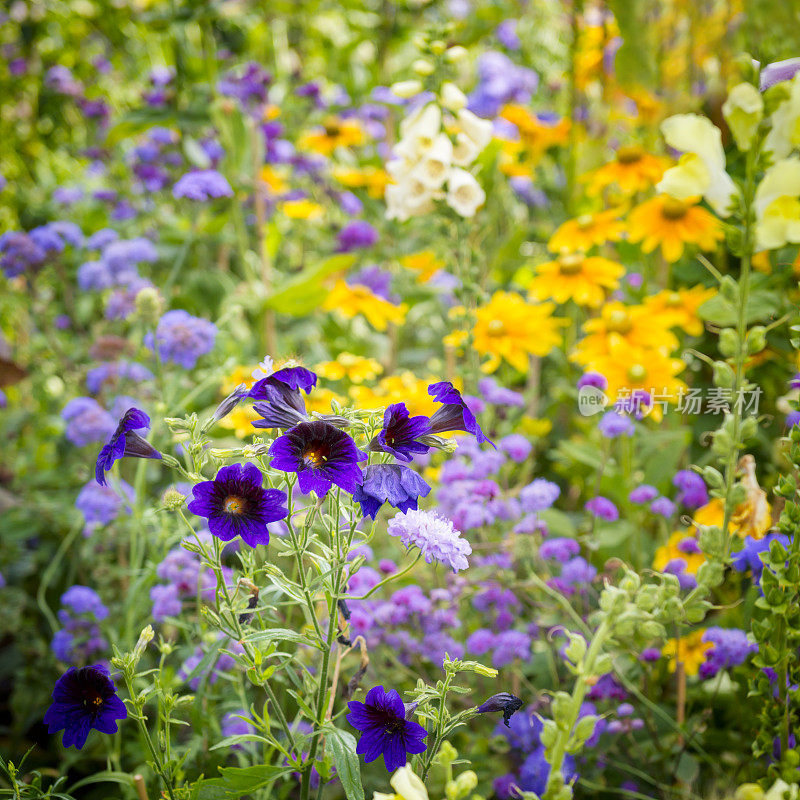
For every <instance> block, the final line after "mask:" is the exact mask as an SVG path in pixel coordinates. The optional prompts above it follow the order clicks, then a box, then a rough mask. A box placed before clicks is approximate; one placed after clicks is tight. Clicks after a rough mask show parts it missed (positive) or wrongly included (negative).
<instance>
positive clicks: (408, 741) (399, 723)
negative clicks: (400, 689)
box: [347, 686, 428, 772]
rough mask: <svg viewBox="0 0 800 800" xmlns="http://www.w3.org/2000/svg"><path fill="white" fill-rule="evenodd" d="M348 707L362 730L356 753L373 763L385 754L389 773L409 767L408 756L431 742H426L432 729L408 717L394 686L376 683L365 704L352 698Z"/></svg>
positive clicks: (352, 722) (418, 751)
mask: <svg viewBox="0 0 800 800" xmlns="http://www.w3.org/2000/svg"><path fill="white" fill-rule="evenodd" d="M347 707H348V708H349V709H350V713H349V714H348V715H347V721H348V722H349V723H350V724H351V725H352V726H353V727H354V728H355V729H356V730H358V731H361V737H360V738H359V740H358V746H357V747H356V753H358V754H359V755H362V756H364V761H366V762H367V763H369V762H370V761H374V760H375V759H376V758H378V756H380V755H383V761H384V763H385V764H386V769H387V770H389V772H394V771H395V770H396V769H399V768H400V767H402V766H405V764H406V761H407V760H408V755H409V754H411V755H416V754H418V753H424V752H425V750H427V747H428V746H427V745H426V744H425V743H424V742H423V741H422V740H423V739H424V738H425V737H426V736H427V735H428V731H426V730H425V728H423V727H422V725H420V724H418V723H416V722H413V721H411V720H409V719H406V707H405V705H403V701H402V700H401V699H400V695H399V694H398V693H397V691H395V690H394V689H391V690H390V691H388V692H387V691H386V689H384V688H383V686H373V687H372V688H371V689H370V690H369V691H368V692H367V696H366V697H365V698H364V702H363V703H361V702H359V701H358V700H351V701H350V702H349V703H348V704H347Z"/></svg>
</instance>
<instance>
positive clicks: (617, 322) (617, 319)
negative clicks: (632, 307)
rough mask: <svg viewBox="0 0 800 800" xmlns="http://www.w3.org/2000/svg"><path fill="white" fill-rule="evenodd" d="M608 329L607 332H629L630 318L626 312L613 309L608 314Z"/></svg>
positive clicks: (622, 333)
mask: <svg viewBox="0 0 800 800" xmlns="http://www.w3.org/2000/svg"><path fill="white" fill-rule="evenodd" d="M607 325H608V331H609V333H619V334H621V335H624V334H626V333H629V332H630V330H631V327H632V323H631V318H630V317H629V316H628V314H627V312H625V311H620V310H615V311H612V312H611V313H610V314H609V315H608V322H607Z"/></svg>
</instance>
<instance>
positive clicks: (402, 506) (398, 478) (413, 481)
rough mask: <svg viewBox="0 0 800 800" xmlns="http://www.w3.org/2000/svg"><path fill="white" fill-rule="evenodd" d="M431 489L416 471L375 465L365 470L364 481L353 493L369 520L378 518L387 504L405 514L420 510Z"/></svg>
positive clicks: (387, 465)
mask: <svg viewBox="0 0 800 800" xmlns="http://www.w3.org/2000/svg"><path fill="white" fill-rule="evenodd" d="M430 491H431V487H430V486H428V484H427V483H425V481H424V480H423V479H422V477H421V476H420V475H418V474H417V473H416V472H414V470H413V469H409V468H408V467H403V466H401V465H400V464H373V465H372V466H371V467H367V468H366V469H365V470H364V481H363V483H362V484H361V485H360V486H357V487H356V490H355V491H354V492H353V500H355V501H356V502H357V503H360V504H361V511H362V513H363V514H364V516H365V517H372V519H375V515H376V514H377V513H378V510H379V509H380V507H381V506H382V505H383V504H384V503H389V505H390V506H394V507H395V508H397V509H399V510H400V511H402V512H403V513H405V512H406V511H408V510H409V509H411V508H413V509H416V508H417V503H418V500H419V498H420V497H427V496H428V494H430Z"/></svg>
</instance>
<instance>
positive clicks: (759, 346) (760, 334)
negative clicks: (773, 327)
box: [747, 325, 767, 355]
mask: <svg viewBox="0 0 800 800" xmlns="http://www.w3.org/2000/svg"><path fill="white" fill-rule="evenodd" d="M766 346H767V329H766V328H765V327H764V326H763V325H756V326H755V327H753V328H750V332H749V333H748V334H747V352H748V353H749V354H750V355H753V354H754V353H760V352H761V351H762V350H763V349H764V348H765V347H766Z"/></svg>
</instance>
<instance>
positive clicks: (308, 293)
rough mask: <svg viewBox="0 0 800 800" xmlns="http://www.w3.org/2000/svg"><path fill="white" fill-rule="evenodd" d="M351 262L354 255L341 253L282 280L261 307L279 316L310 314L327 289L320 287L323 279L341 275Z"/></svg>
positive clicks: (322, 300) (353, 261)
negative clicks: (273, 311)
mask: <svg viewBox="0 0 800 800" xmlns="http://www.w3.org/2000/svg"><path fill="white" fill-rule="evenodd" d="M355 260H356V257H355V256H354V255H351V254H344V253H341V254H339V255H335V256H331V257H330V258H326V259H325V260H324V261H321V262H320V263H319V264H316V265H315V266H313V267H308V268H307V269H304V270H303V271H302V272H301V273H300V274H299V275H296V276H295V277H293V278H290V279H289V280H287V281H284V282H283V283H282V284H281V285H280V286H279V287H278V288H277V289H276V290H275V291H274V292H273V293H272V294H270V295H269V296H268V297H267V299H266V300H265V301H264V305H265V306H266V307H267V308H272V309H274V310H275V311H277V312H278V313H280V314H290V315H292V316H293V317H302V316H305V315H306V314H310V313H311V312H312V311H314V310H315V309H317V308H318V307H319V306H320V305H322V303H323V302H324V300H325V298H326V297H327V296H328V290H327V289H326V288H325V287H324V286H323V285H322V282H323V281H324V280H325V278H328V277H330V276H331V275H333V274H335V273H337V272H344V271H345V270H347V269H349V268H350V267H351V266H352V265H353V264H354V263H355Z"/></svg>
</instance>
